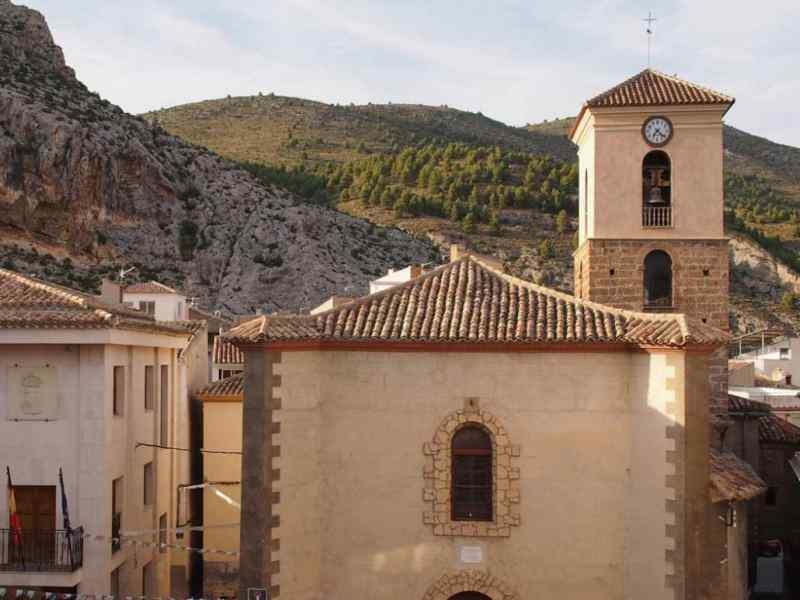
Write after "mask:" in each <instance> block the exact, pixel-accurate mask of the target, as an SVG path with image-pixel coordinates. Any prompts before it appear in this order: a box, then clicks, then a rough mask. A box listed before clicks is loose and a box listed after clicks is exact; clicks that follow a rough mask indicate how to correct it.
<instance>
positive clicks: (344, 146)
mask: <svg viewBox="0 0 800 600" xmlns="http://www.w3.org/2000/svg"><path fill="white" fill-rule="evenodd" d="M144 117H145V118H146V119H147V120H148V121H156V122H158V123H159V124H160V125H161V126H162V127H164V128H165V129H166V130H168V131H170V132H172V133H174V134H175V135H178V136H180V137H182V138H184V139H187V140H191V141H192V142H194V143H196V144H199V145H202V146H206V147H208V148H210V149H211V150H214V151H215V152H218V153H220V154H221V155H223V156H226V157H228V158H231V159H233V160H237V161H240V162H256V163H266V164H275V165H278V164H285V165H287V166H291V165H297V164H300V163H303V162H308V161H310V162H318V161H335V162H346V161H351V160H357V159H360V158H364V157H366V156H370V155H374V154H382V153H386V152H390V151H396V150H398V149H399V148H401V147H403V146H408V145H415V144H419V143H424V142H425V141H432V140H436V141H438V142H445V143H447V142H464V143H470V144H476V145H484V146H489V145H499V146H501V147H502V148H504V149H506V150H516V151H524V152H531V153H534V154H550V155H552V156H554V157H556V158H560V159H563V160H568V159H570V158H571V157H572V156H573V155H574V154H575V152H574V149H573V148H572V146H571V145H570V144H569V143H568V142H567V143H566V144H565V143H564V141H565V140H564V141H562V140H559V139H554V138H553V137H552V136H549V135H545V134H540V133H536V132H529V131H526V130H524V129H521V128H517V127H509V126H508V125H505V124H503V123H501V122H499V121H495V120H493V119H490V118H488V117H486V116H484V115H482V114H480V113H470V112H465V111H462V110H457V109H454V108H449V107H447V106H423V105H416V104H413V105H412V104H368V105H363V106H356V105H349V106H342V105H334V104H324V103H322V102H315V101H312V100H304V99H302V98H289V97H285V96H277V95H275V94H271V93H270V94H259V95H258V96H245V97H235V98H231V97H228V98H221V99H218V100H206V101H203V102H197V103H193V104H184V105H181V106H176V107H173V108H167V109H162V110H159V111H154V112H152V113H147V114H146V115H144Z"/></svg>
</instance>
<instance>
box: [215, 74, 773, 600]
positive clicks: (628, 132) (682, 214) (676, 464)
mask: <svg viewBox="0 0 800 600" xmlns="http://www.w3.org/2000/svg"><path fill="white" fill-rule="evenodd" d="M636 89H638V90H639V91H640V92H641V94H640V96H639V101H637V102H636V103H635V104H636V105H635V106H627V105H626V106H617V105H616V104H612V105H610V106H609V107H608V109H607V110H606V109H605V108H599V107H598V108H597V109H595V108H594V106H593V102H592V101H590V103H589V105H588V107H587V108H586V109H585V110H584V111H583V112H582V114H581V116H580V117H579V119H578V122H577V125H576V130H575V131H576V133H575V134H574V136H575V138H576V139H577V140H578V143H579V146H580V148H581V152H580V158H581V165H582V167H583V166H586V165H591V166H590V167H588V168H587V169H583V168H582V171H581V172H582V173H584V170H585V171H586V173H585V175H582V177H583V178H584V179H585V182H586V183H585V184H584V188H583V190H582V198H583V200H582V204H581V222H582V224H581V242H582V243H581V246H580V247H579V249H578V251H577V253H576V265H577V266H578V268H577V269H576V271H577V272H578V275H577V277H578V278H579V279H578V280H577V283H576V287H577V289H578V296H579V297H572V296H569V295H566V294H562V293H559V292H555V291H553V290H549V289H546V288H543V287H540V286H536V285H534V284H531V283H528V282H525V281H522V280H519V279H516V278H513V277H510V276H508V275H507V274H505V273H504V272H503V271H502V270H501V269H499V268H498V267H497V265H496V264H493V263H492V262H490V261H486V260H484V259H483V258H481V257H478V256H475V255H470V254H463V255H458V253H456V255H454V256H453V257H452V260H451V262H450V264H448V265H445V266H442V267H439V268H437V269H434V270H433V271H430V272H427V273H422V274H419V275H418V276H415V277H413V278H411V279H410V280H408V281H406V282H405V283H401V284H399V285H395V286H392V287H387V288H386V289H384V290H382V291H378V292H377V293H373V294H372V295H370V296H367V297H365V298H360V299H356V300H353V301H352V302H349V303H347V304H344V305H342V306H339V307H333V308H331V309H330V310H328V311H325V312H321V313H318V314H315V315H296V316H260V317H258V318H256V319H253V320H251V321H249V322H246V323H243V324H241V325H239V326H237V327H234V328H233V329H232V330H230V331H229V332H227V333H226V335H225V338H226V339H227V340H228V341H230V342H231V343H234V344H236V345H237V346H239V348H240V349H241V350H242V351H243V352H244V354H245V374H244V404H243V452H244V456H243V468H242V485H243V490H242V491H243V494H242V528H241V557H240V590H241V592H242V593H244V592H245V590H247V589H248V588H260V587H271V588H272V591H273V595H274V596H277V595H280V596H281V597H287V598H292V599H293V600H312V599H318V598H327V597H333V598H349V597H358V596H363V597H369V598H375V599H378V600H394V599H398V600H399V599H400V598H409V597H411V598H419V599H421V600H454V599H459V600H460V599H462V598H481V599H484V600H485V599H486V598H488V599H490V600H511V599H523V598H537V597H549V596H555V597H559V598H570V599H573V598H574V599H588V598H598V599H599V598H603V599H606V598H607V599H612V598H631V599H633V598H669V599H671V600H672V599H684V598H690V599H695V598H697V599H699V598H720V599H722V598H729V597H743V596H742V595H741V594H744V593H745V592H746V588H742V584H741V579H742V578H741V576H740V572H739V571H738V570H737V569H738V565H740V561H739V560H738V559H739V558H741V555H740V554H737V555H736V558H737V560H732V558H733V557H732V555H731V554H730V552H733V551H736V552H739V551H740V550H741V545H742V542H741V540H740V537H741V536H737V535H736V533H737V532H732V531H731V526H732V525H731V521H730V519H728V518H727V516H728V513H729V512H730V511H731V510H734V511H735V510H736V504H737V503H741V502H744V501H745V500H747V499H748V498H750V497H751V496H752V495H755V494H758V493H760V492H761V491H763V485H762V482H761V481H760V480H759V479H758V477H757V476H756V475H755V474H754V473H753V471H752V469H751V468H750V467H749V466H748V465H746V464H745V463H743V462H742V461H741V460H740V459H738V458H737V457H736V456H735V455H734V454H732V453H730V452H725V451H723V450H722V449H721V448H715V447H714V445H715V443H716V444H717V445H718V441H715V440H714V439H713V435H714V431H715V430H714V428H713V427H712V425H713V419H712V414H713V413H714V411H715V405H714V404H715V403H714V401H713V398H714V389H713V388H714V385H715V384H716V383H717V382H716V380H715V376H714V374H715V369H716V368H717V366H718V365H717V363H718V362H719V360H718V356H719V353H720V351H722V353H723V354H724V344H725V342H726V340H727V335H726V334H725V333H724V332H723V331H722V330H721V329H720V327H724V326H726V324H727V317H723V316H722V315H723V314H724V313H726V312H727V302H726V298H725V294H726V293H727V287H726V286H727V250H726V246H725V240H724V238H723V237H722V194H721V181H722V171H721V169H722V162H721V161H722V154H721V152H722V148H721V115H722V114H723V113H724V111H725V110H726V109H727V107H729V105H730V104H731V102H732V100H731V99H729V98H727V97H724V96H721V95H718V94H715V93H712V92H708V91H707V90H703V91H702V93H701V92H700V91H699V90H702V88H699V87H697V86H693V85H692V84H688V83H686V82H682V81H680V80H676V79H674V78H668V77H666V76H662V75H660V74H656V73H654V72H652V71H645V72H643V73H642V74H640V75H639V76H638V77H637V78H634V79H632V80H629V81H628V82H625V83H624V84H622V86H618V87H617V88H614V90H612V92H613V93H612V94H611V96H614V95H617V96H620V97H632V96H631V93H632V92H633V91H635V90H636ZM663 89H669V90H672V93H674V94H678V95H674V96H669V97H668V98H666V100H667V101H665V99H664V98H656V99H657V100H658V102H656V104H657V106H656V107H655V108H654V107H653V106H650V107H649V108H646V107H645V105H646V103H648V102H651V103H652V102H653V101H654V100H653V98H654V95H656V96H657V95H658V94H659V93H661V91H663ZM680 94H688V95H689V96H691V98H693V99H695V100H692V101H691V102H686V104H687V106H682V107H678V106H675V105H676V104H680V103H682V102H683V100H684V96H680ZM603 97H610V96H609V95H608V94H606V95H604V96H603ZM642 99H643V100H642ZM667 114H668V115H669V117H667V116H665V115H667ZM654 116H655V117H658V118H659V119H660V120H658V121H657V122H656V123H657V128H656V129H657V130H658V131H657V132H656V134H652V132H649V129H648V123H650V122H651V121H653V119H652V117H654ZM634 121H635V122H636V124H635V127H634ZM665 123H666V124H667V125H668V126H669V127H670V128H673V127H674V129H670V130H665V129H664V128H665V127H667V125H665ZM666 131H671V133H667V132H666ZM634 132H635V135H634ZM643 136H650V141H649V142H643V141H642V138H643ZM660 136H664V137H660ZM656 143H657V144H658V145H659V147H661V148H669V152H670V153H671V154H669V155H666V153H664V155H662V154H658V155H655V156H653V157H650V158H649V159H648V158H647V156H646V155H647V154H649V153H650V152H651V151H652V146H653V144H656ZM667 143H668V146H665V144H667ZM673 144H674V146H673ZM693 152H694V157H693V160H690V159H691V158H692V153H693ZM665 155H666V157H667V159H669V157H670V156H671V157H672V158H671V160H673V161H674V164H675V169H674V175H675V181H676V183H675V190H674V194H673V193H672V191H673V190H672V188H671V185H672V184H671V182H672V180H673V179H672V177H673V175H672V171H671V170H670V169H671V166H670V164H671V163H669V161H668V160H667V159H665ZM702 172H708V173H710V174H709V175H708V179H707V181H705V182H704V183H703V184H702V186H704V187H701V189H699V190H695V191H694V192H693V191H690V185H691V184H692V182H693V181H694V179H695V177H697V178H699V177H700V176H701V173H702ZM689 173H694V175H693V176H691V177H688V179H684V178H685V177H687V175H688V174H689ZM677 181H680V182H681V183H680V184H678V183H677ZM645 183H646V184H648V187H645ZM615 185H616V193H612V192H613V189H614V187H615ZM585 190H590V191H589V193H588V200H587V195H585ZM645 190H646V194H645ZM695 192H696V193H697V194H698V196H694V195H693V194H695ZM699 197H702V198H703V203H702V205H699V204H693V201H694V200H697V199H698V198H699ZM612 198H613V199H614V202H612V201H611V200H612ZM673 201H674V204H672V203H673ZM643 202H644V203H645V204H644V205H643ZM648 203H651V204H648ZM665 206H668V207H671V206H674V207H675V212H672V211H671V210H650V209H651V208H659V209H664V208H665ZM678 207H680V211H679V210H678ZM704 220H705V221H708V220H711V221H712V222H711V223H710V224H706V223H705V221H704ZM665 240H666V241H665ZM629 242H631V243H632V244H633V245H631V244H630V243H629ZM698 245H699V246H698ZM700 246H702V247H703V248H706V249H708V253H707V255H704V254H703V252H700V251H699V247H700ZM612 250H613V251H614V252H618V251H619V262H617V261H616V259H614V260H611V258H610V255H611V252H612ZM651 252H656V255H655V256H656V259H655V260H654V261H651V260H650V259H649V258H648V257H649V256H650V253H651ZM610 260H611V262H609V261H610ZM670 260H671V261H672V262H670ZM698 260H699V261H706V262H703V264H702V265H701V264H699V262H697V261H698ZM706 263H707V264H706ZM673 267H674V268H673ZM706 269H708V270H709V275H706V274H705V272H704V271H705V270H706ZM712 269H713V276H712V274H711V273H712ZM695 270H696V271H697V273H695V272H694V271H695ZM581 271H583V275H581ZM678 272H681V273H684V274H685V275H684V276H683V277H684V278H683V279H680V280H678V279H677V275H676V274H677V273H678ZM617 275H619V276H620V277H622V278H623V279H624V281H623V282H622V283H620V284H619V285H618V284H617V283H616V282H617V281H618V280H614V282H610V281H608V278H609V277H617ZM695 275H696V276H697V277H695ZM584 277H585V279H583V278H584ZM602 278H605V281H601V279H602ZM698 278H699V282H700V283H699V284H698V285H706V284H707V285H709V286H710V287H709V290H711V289H712V288H713V294H712V297H710V298H709V297H708V294H704V298H703V299H702V300H701V299H700V295H699V294H698V295H696V296H693V295H692V294H694V292H691V293H690V287H691V286H689V282H690V281H692V286H694V284H695V283H697V282H696V281H695V280H696V279H698ZM692 289H693V288H692ZM673 290H678V291H679V294H678V295H675V294H673V293H672V291H673ZM706 291H708V290H706ZM715 298H716V300H715ZM645 299H647V302H645ZM650 300H652V302H650ZM601 302H603V303H605V304H601ZM608 304H611V305H614V306H613V307H612V306H608ZM684 310H686V311H688V312H689V314H683V313H679V312H677V311H684ZM726 366H727V365H726V361H725V359H723V362H722V367H721V377H722V378H723V380H724V378H725V376H726V374H727V368H726ZM265 499H268V502H265V501H264V500H265ZM729 542H731V543H733V544H734V546H733V547H732V548H731V549H729V547H728V543H729ZM744 552H745V554H746V547H745V548H744ZM734 571H735V572H734ZM733 588H736V589H733ZM465 594H466V595H465Z"/></svg>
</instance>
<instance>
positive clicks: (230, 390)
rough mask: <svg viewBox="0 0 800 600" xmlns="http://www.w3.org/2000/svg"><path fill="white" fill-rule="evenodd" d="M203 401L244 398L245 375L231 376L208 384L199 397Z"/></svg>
mask: <svg viewBox="0 0 800 600" xmlns="http://www.w3.org/2000/svg"><path fill="white" fill-rule="evenodd" d="M197 396H198V398H200V399H201V400H211V401H213V400H220V399H233V400H235V399H239V400H241V399H242V398H243V397H244V373H238V374H236V375H231V376H230V377H226V378H225V379H220V380H219V381H214V382H212V383H210V384H208V385H207V386H206V387H205V388H203V390H202V391H201V392H200V393H199V394H198V395H197Z"/></svg>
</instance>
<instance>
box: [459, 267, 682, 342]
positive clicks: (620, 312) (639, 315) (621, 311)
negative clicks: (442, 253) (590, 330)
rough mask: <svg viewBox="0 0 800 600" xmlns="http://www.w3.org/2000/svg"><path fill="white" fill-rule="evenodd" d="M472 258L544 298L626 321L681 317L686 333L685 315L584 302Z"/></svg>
mask: <svg viewBox="0 0 800 600" xmlns="http://www.w3.org/2000/svg"><path fill="white" fill-rule="evenodd" d="M469 256H472V255H469ZM472 258H473V260H475V262H477V263H479V264H480V265H481V266H482V267H483V268H485V269H487V270H489V271H491V272H493V273H495V274H496V275H497V276H498V277H500V278H502V279H504V280H505V281H508V282H509V283H513V284H515V285H519V286H521V287H526V288H528V289H532V290H534V291H536V292H539V293H541V294H544V295H545V296H551V297H554V298H557V299H559V300H563V301H564V302H572V303H574V304H577V305H580V306H583V307H586V308H592V309H595V310H601V311H603V312H607V313H611V314H614V315H617V316H620V317H626V318H628V319H646V320H649V321H673V320H676V318H678V317H682V318H683V321H682V322H679V325H680V326H681V333H683V334H684V335H686V334H687V333H688V324H687V322H686V315H685V314H684V313H657V312H652V313H651V312H643V311H635V310H630V309H627V308H618V307H616V306H610V305H608V304H601V303H599V302H595V301H594V300H586V299H585V298H578V297H577V296H573V295H572V294H568V293H567V292H562V291H560V290H556V289H553V288H549V287H546V286H543V285H541V284H538V283H534V282H532V281H527V280H525V279H521V278H519V277H516V276H514V275H511V274H509V273H506V272H505V271H501V270H499V269H497V268H496V267H493V266H492V265H490V264H487V263H486V262H484V261H483V260H481V259H480V258H479V257H477V256H472Z"/></svg>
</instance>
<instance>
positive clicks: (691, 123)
mask: <svg viewBox="0 0 800 600" xmlns="http://www.w3.org/2000/svg"><path fill="white" fill-rule="evenodd" d="M591 112H592V116H593V117H594V121H593V124H594V138H593V139H592V140H591V142H592V145H593V148H592V147H587V148H586V151H583V150H582V151H581V152H579V156H580V160H581V167H580V171H581V172H583V170H584V168H585V166H586V165H589V167H590V168H593V169H594V171H595V173H596V177H594V178H593V179H594V190H593V191H594V194H593V195H590V200H593V202H592V201H590V204H589V211H590V223H589V231H588V237H590V238H601V239H603V238H605V239H609V238H611V239H641V238H649V237H652V234H653V230H652V229H644V228H642V213H641V207H642V160H643V158H644V156H645V155H646V154H647V153H648V152H650V151H651V150H653V148H652V147H651V146H649V145H648V144H647V143H646V142H645V140H644V138H643V137H642V133H641V129H642V124H643V123H644V121H645V119H647V117H649V116H651V115H663V116H666V117H668V118H669V119H670V120H671V121H672V124H673V129H674V134H673V137H672V139H671V140H670V142H669V143H668V144H667V145H666V146H664V147H662V148H659V150H662V151H664V152H666V153H667V154H668V155H669V157H670V160H671V163H672V207H673V228H671V229H659V230H658V231H659V237H663V238H682V239H700V238H717V239H719V238H721V237H722V236H723V219H722V210H723V206H722V198H723V191H722V185H723V181H722V118H721V117H722V110H721V109H720V108H718V107H681V106H669V107H667V106H664V107H656V108H653V109H650V110H642V109H620V108H615V109H599V108H596V109H592V111H591ZM587 133H588V132H587ZM584 140H587V141H588V140H589V136H588V135H586V134H584V136H583V138H582V139H581V144H583V143H584ZM592 150H593V151H592Z"/></svg>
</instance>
